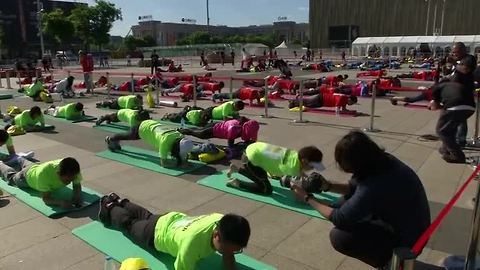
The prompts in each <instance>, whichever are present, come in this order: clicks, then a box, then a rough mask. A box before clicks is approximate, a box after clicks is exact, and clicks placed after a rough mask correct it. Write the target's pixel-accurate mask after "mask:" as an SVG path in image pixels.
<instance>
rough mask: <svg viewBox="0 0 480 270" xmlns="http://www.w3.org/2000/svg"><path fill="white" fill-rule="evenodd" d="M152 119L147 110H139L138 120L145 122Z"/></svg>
mask: <svg viewBox="0 0 480 270" xmlns="http://www.w3.org/2000/svg"><path fill="white" fill-rule="evenodd" d="M148 119H150V113H149V112H148V111H147V110H139V111H138V113H137V120H138V121H143V120H148Z"/></svg>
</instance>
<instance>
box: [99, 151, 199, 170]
mask: <svg viewBox="0 0 480 270" xmlns="http://www.w3.org/2000/svg"><path fill="white" fill-rule="evenodd" d="M96 156H99V157H103V158H106V159H110V160H115V161H118V162H121V163H125V164H129V165H132V166H135V167H139V168H142V169H147V170H151V171H154V172H158V173H163V174H167V175H171V176H179V175H182V174H185V173H188V172H191V171H194V170H196V169H198V168H201V167H203V166H205V163H202V162H200V161H195V160H190V161H189V164H190V166H189V167H188V168H164V167H162V166H160V158H159V157H158V152H153V151H149V150H145V149H142V148H137V147H133V146H128V145H125V146H122V150H120V151H117V152H112V151H110V150H105V151H103V152H100V153H97V154H96Z"/></svg>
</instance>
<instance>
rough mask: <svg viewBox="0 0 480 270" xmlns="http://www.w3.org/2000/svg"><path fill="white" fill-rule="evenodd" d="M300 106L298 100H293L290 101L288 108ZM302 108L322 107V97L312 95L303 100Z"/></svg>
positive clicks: (320, 95)
mask: <svg viewBox="0 0 480 270" xmlns="http://www.w3.org/2000/svg"><path fill="white" fill-rule="evenodd" d="M298 106H300V100H299V99H295V100H290V101H289V104H288V107H289V108H294V107H298ZM303 106H305V107H308V108H320V107H322V106H323V95H322V94H317V95H313V96H311V97H308V98H304V99H303Z"/></svg>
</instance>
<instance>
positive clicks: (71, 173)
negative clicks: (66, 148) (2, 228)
mask: <svg viewBox="0 0 480 270" xmlns="http://www.w3.org/2000/svg"><path fill="white" fill-rule="evenodd" d="M18 164H19V168H20V170H19V171H17V170H16V169H14V168H12V167H10V166H8V165H6V164H5V163H3V162H0V174H1V176H2V179H3V180H4V181H7V182H8V183H9V184H10V185H15V186H17V187H19V188H31V189H33V190H36V191H38V192H40V193H41V195H42V200H43V201H44V202H45V204H47V205H52V206H59V207H62V208H71V207H73V206H81V205H82V186H81V184H80V183H81V181H82V175H81V173H80V164H78V161H77V160H76V159H74V158H71V157H67V158H64V159H57V160H52V161H47V162H44V163H33V162H30V161H28V160H26V159H24V158H18ZM70 183H72V184H73V193H72V198H71V200H59V199H55V198H53V197H51V193H52V192H54V191H56V190H58V189H61V188H63V187H65V186H67V185H69V184H70Z"/></svg>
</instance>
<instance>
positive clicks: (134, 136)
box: [110, 125, 140, 142]
mask: <svg viewBox="0 0 480 270" xmlns="http://www.w3.org/2000/svg"><path fill="white" fill-rule="evenodd" d="M139 127H140V126H139V125H137V126H133V127H131V128H130V130H129V131H128V132H125V133H119V134H115V135H113V136H111V137H110V139H111V140H113V141H116V142H118V141H134V140H140V136H139V135H138V129H139Z"/></svg>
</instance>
